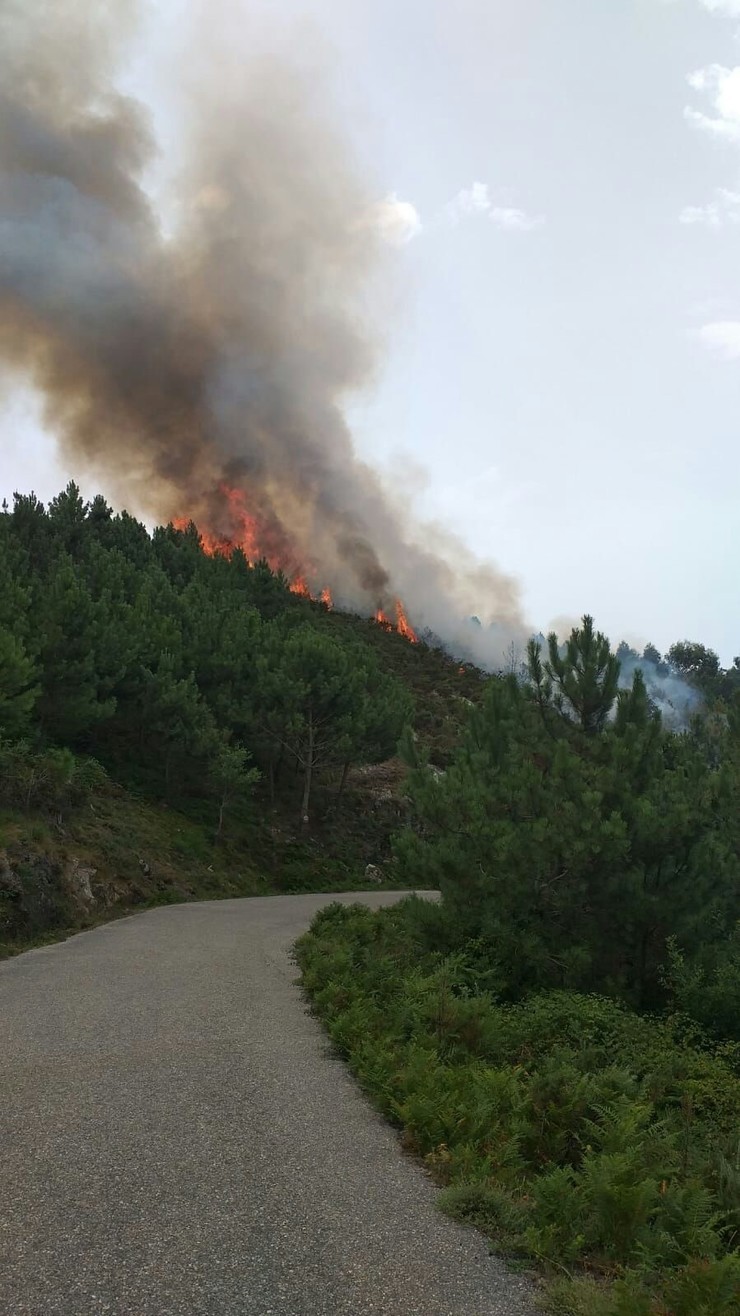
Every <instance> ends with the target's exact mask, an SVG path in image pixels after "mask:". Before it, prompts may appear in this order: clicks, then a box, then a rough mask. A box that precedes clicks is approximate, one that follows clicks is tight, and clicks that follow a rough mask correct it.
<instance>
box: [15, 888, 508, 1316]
mask: <svg viewBox="0 0 740 1316" xmlns="http://www.w3.org/2000/svg"><path fill="white" fill-rule="evenodd" d="M338 898H339V899H340V900H343V901H346V902H348V903H349V902H351V901H353V900H357V899H362V900H363V901H366V902H367V903H368V904H370V905H373V906H379V905H384V904H388V903H390V902H391V901H393V900H394V899H396V897H395V896H394V895H392V894H390V893H380V892H378V893H373V894H371V895H363V896H361V897H358V896H357V895H346V896H340V897H338ZM331 899H337V897H331V896H323V895H306V896H280V897H268V898H264V899H252V900H226V901H220V902H215V903H208V904H191V905H179V906H168V907H165V908H161V909H156V910H152V911H150V912H147V913H144V914H137V915H135V916H133V917H130V918H126V919H122V920H120V921H118V922H115V923H110V924H108V925H106V926H104V927H100V928H96V929H95V930H94V931H91V932H84V933H81V934H80V935H78V936H75V937H72V938H71V939H70V940H69V941H65V942H62V943H60V944H58V945H55V946H51V947H46V948H43V949H39V950H33V951H29V952H27V953H26V954H24V955H20V956H18V957H17V958H16V959H13V960H10V961H8V962H6V963H5V964H3V965H0V1311H1V1312H2V1313H3V1314H4V1316H57V1313H58V1314H59V1316H62V1314H63V1316H98V1314H99V1313H104V1312H111V1313H114V1314H115V1316H180V1314H182V1316H365V1314H366V1313H367V1314H368V1316H369V1314H370V1313H373V1316H530V1313H531V1312H532V1311H533V1306H532V1297H531V1290H530V1288H529V1286H528V1285H527V1283H526V1282H525V1280H524V1279H523V1278H521V1277H518V1276H513V1275H511V1274H509V1273H508V1272H507V1271H506V1270H505V1268H504V1267H503V1266H502V1265H501V1264H500V1263H499V1262H498V1261H496V1260H494V1259H493V1258H491V1257H489V1255H488V1251H487V1247H486V1244H485V1242H484V1241H483V1239H482V1238H480V1237H479V1236H478V1235H476V1234H475V1233H473V1232H470V1231H468V1230H465V1229H463V1228H461V1227H459V1226H457V1225H455V1224H454V1223H452V1222H451V1221H449V1220H447V1219H445V1217H444V1216H442V1215H441V1214H440V1213H438V1212H437V1211H436V1209H435V1207H434V1197H435V1190H434V1188H433V1186H432V1184H431V1183H430V1182H429V1180H428V1179H427V1177H426V1175H425V1174H424V1172H423V1171H422V1170H421V1169H420V1168H419V1167H418V1166H417V1165H415V1164H413V1163H412V1162H411V1161H410V1160H409V1159H408V1158H406V1157H404V1156H403V1154H402V1153H401V1151H400V1150H399V1146H398V1142H397V1139H396V1136H395V1134H394V1133H393V1132H392V1130H391V1129H389V1128H388V1127H387V1126H386V1125H385V1123H384V1122H383V1121H382V1120H381V1119H380V1117H379V1116H377V1115H376V1114H375V1113H374V1112H373V1110H372V1109H371V1107H370V1106H369V1105H368V1103H367V1102H366V1100H365V1099H364V1097H363V1096H362V1094H361V1093H360V1092H359V1091H358V1089H357V1088H356V1087H355V1085H354V1082H353V1081H352V1079H351V1077H350V1076H349V1074H348V1072H347V1071H346V1070H345V1068H344V1066H343V1065H342V1064H341V1062H340V1061H338V1060H337V1059H335V1058H334V1057H333V1055H332V1054H331V1050H330V1047H329V1045H328V1043H327V1042H326V1040H325V1038H324V1036H323V1034H322V1032H321V1030H320V1028H319V1026H318V1024H317V1023H316V1022H315V1021H314V1020H313V1019H312V1018H311V1017H310V1015H309V1014H308V1013H307V1012H306V1009H305V1007H304V1005H303V1003H302V1000H301V996H300V992H299V990H298V988H297V986H296V983H295V978H296V970H295V967H294V965H293V964H292V963H291V961H290V955H289V948H290V945H291V943H292V941H293V940H294V939H295V937H296V936H297V935H298V934H299V933H300V932H301V931H303V929H304V928H305V927H306V926H307V925H308V923H309V921H310V919H311V917H312V916H313V914H314V913H315V911H316V910H318V909H320V908H321V906H322V905H324V904H326V903H327V901H328V900H331Z"/></svg>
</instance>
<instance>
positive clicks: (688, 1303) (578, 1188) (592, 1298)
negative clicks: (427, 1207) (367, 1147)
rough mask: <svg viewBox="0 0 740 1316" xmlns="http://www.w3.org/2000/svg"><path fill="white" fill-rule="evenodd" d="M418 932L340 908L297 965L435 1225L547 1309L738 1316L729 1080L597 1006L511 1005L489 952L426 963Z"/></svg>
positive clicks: (651, 1023)
mask: <svg viewBox="0 0 740 1316" xmlns="http://www.w3.org/2000/svg"><path fill="white" fill-rule="evenodd" d="M425 919H426V916H425V914H424V913H423V902H420V901H416V900H409V901H407V902H405V903H404V905H402V906H399V907H396V908H394V909H391V910H387V911H382V912H380V913H377V914H371V913H370V912H369V911H368V910H366V909H362V908H360V907H353V908H347V907H346V906H338V905H335V906H333V907H330V908H328V909H325V910H323V911H322V912H321V914H320V915H319V916H318V917H317V918H316V919H315V921H314V923H313V925H312V928H311V931H310V932H309V933H308V934H306V936H304V937H303V938H301V940H300V942H299V943H298V947H297V953H298V958H299V963H300V965H301V968H302V971H303V982H304V986H305V988H306V990H307V992H308V994H309V996H310V998H311V1000H312V1002H313V1004H314V1006H315V1008H316V1010H317V1012H318V1013H319V1014H320V1015H321V1017H322V1018H323V1020H324V1022H325V1023H326V1026H327V1027H328V1030H329V1033H330V1035H331V1037H332V1039H333V1040H334V1042H335V1044H336V1045H337V1046H338V1047H339V1049H340V1051H341V1052H342V1054H343V1055H345V1056H346V1057H347V1059H348V1060H349V1063H350V1065H351V1067H352V1069H353V1070H354V1072H355V1073H356V1075H357V1076H358V1078H359V1080H360V1081H361V1083H362V1084H363V1086H364V1087H365V1088H366V1089H367V1090H368V1091H369V1092H370V1093H371V1094H372V1096H373V1097H374V1099H375V1100H376V1101H377V1102H378V1104H379V1105H380V1107H381V1109H382V1110H383V1111H384V1112H385V1113H386V1114H387V1115H388V1116H389V1117H390V1118H391V1119H393V1120H394V1121H395V1122H396V1123H397V1124H399V1125H400V1127H401V1130H402V1134H403V1139H404V1143H405V1145H406V1146H407V1147H408V1148H409V1149H411V1150H413V1151H414V1152H416V1153H417V1154H418V1155H420V1156H422V1157H424V1158H425V1160H426V1162H427V1164H428V1166H429V1167H430V1169H432V1170H433V1172H434V1173H435V1174H436V1176H437V1178H438V1179H439V1180H440V1181H441V1182H442V1183H443V1184H444V1185H445V1190H444V1193H443V1196H442V1203H441V1204H442V1205H443V1207H444V1209H445V1210H447V1211H449V1212H451V1213H452V1214H454V1215H456V1216H458V1217H460V1218H462V1219H465V1220H467V1221H469V1222H471V1223H474V1224H476V1225H477V1226H478V1227H479V1228H482V1229H484V1230H485V1231H486V1232H487V1233H489V1234H490V1236H491V1237H492V1238H493V1239H494V1240H495V1241H496V1242H497V1244H498V1245H499V1247H503V1248H504V1249H505V1250H506V1251H508V1252H510V1253H512V1254H514V1255H519V1256H522V1257H529V1258H532V1259H534V1260H536V1261H539V1262H540V1263H541V1264H542V1265H544V1266H545V1267H546V1269H548V1270H549V1272H550V1273H551V1274H552V1275H553V1276H555V1277H558V1278H557V1282H556V1283H555V1284H554V1286H553V1288H552V1289H551V1291H550V1306H551V1310H552V1311H553V1312H561V1313H570V1314H571V1316H574V1314H575V1313H578V1312H582V1313H583V1316H586V1313H589V1316H590V1314H591V1313H604V1316H637V1314H638V1313H641V1312H642V1313H644V1314H645V1316H657V1314H658V1313H660V1314H661V1316H663V1314H664V1313H665V1316H668V1313H670V1314H671V1316H673V1313H675V1312H681V1313H682V1316H688V1314H689V1312H692V1313H693V1312H706V1313H711V1316H730V1314H731V1313H733V1312H734V1311H736V1310H737V1300H738V1295H739V1294H740V1287H739V1286H740V1268H739V1267H738V1258H737V1254H736V1251H735V1248H736V1245H737V1239H738V1224H737V1220H738V1217H737V1206H738V1197H737V1189H738V1183H740V1173H739V1172H738V1167H739V1166H740V1162H739V1161H738V1160H737V1156H738V1147H737V1130H736V1123H737V1111H738V1109H740V1066H738V1068H737V1071H736V1072H735V1071H733V1068H732V1066H731V1064H730V1063H728V1061H727V1059H725V1058H723V1056H722V1055H721V1054H720V1053H719V1052H717V1053H713V1051H712V1048H711V1046H710V1044H709V1043H708V1041H707V1040H706V1039H704V1040H703V1043H702V1045H701V1047H697V1046H695V1045H692V1044H689V1043H688V1042H686V1041H684V1040H682V1038H681V1036H680V1035H679V1032H678V1031H677V1029H676V1027H675V1026H674V1025H672V1024H671V1023H669V1022H668V1021H659V1020H656V1019H650V1018H644V1017H640V1016H639V1015H636V1014H634V1013H632V1012H630V1011H629V1010H627V1009H625V1008H624V1007H623V1006H620V1005H619V1004H618V1003H616V1002H614V1001H609V1000H606V999H604V998H602V997H596V996H581V995H575V994H573V993H565V992H548V993H545V994H542V995H536V996H531V997H529V998H528V999H527V1000H525V1001H523V1002H522V1003H520V1004H517V1005H506V1004H503V1003H501V1002H500V1001H497V1000H496V999H495V998H494V997H492V996H491V995H490V994H489V993H488V992H486V991H485V990H481V989H480V986H479V985H478V981H477V969H476V966H477V963H478V956H479V954H480V947H479V946H477V945H476V946H472V947H471V948H470V952H469V953H468V951H467V950H460V951H457V952H455V953H454V954H452V955H440V954H439V953H438V952H434V951H430V950H429V949H427V948H426V942H427V940H428V930H427V927H426V922H425ZM564 1270H568V1271H570V1272H571V1274H570V1277H569V1278H567V1279H566V1278H563V1271H564ZM589 1276H596V1280H594V1279H593V1278H590V1277H589ZM692 1304H693V1305H692Z"/></svg>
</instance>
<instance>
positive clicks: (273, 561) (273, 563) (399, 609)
mask: <svg viewBox="0 0 740 1316" xmlns="http://www.w3.org/2000/svg"><path fill="white" fill-rule="evenodd" d="M218 492H219V494H220V496H221V498H222V499H223V502H222V506H221V515H220V518H219V519H220V520H222V522H223V523H224V530H222V531H221V532H220V533H215V532H214V531H213V530H200V529H199V533H200V542H201V544H202V546H203V552H204V553H207V554H208V555H209V557H213V556H214V555H215V554H216V553H222V554H223V555H224V556H225V557H229V556H230V554H231V553H233V552H234V550H235V549H237V548H238V549H241V551H242V552H243V554H244V556H245V557H246V559H247V561H248V562H249V563H250V565H252V566H253V565H254V563H255V562H259V561H260V560H261V559H262V558H265V559H266V561H267V562H268V563H269V565H270V567H271V568H272V570H273V571H282V573H283V575H284V576H285V577H287V580H288V588H289V589H290V591H291V593H293V594H299V595H301V596H302V597H303V598H307V599H312V600H313V601H314V602H316V601H317V600H320V601H321V603H323V604H325V605H326V607H327V608H329V609H331V608H333V606H334V601H333V599H332V593H331V590H330V588H329V586H328V585H325V586H324V588H323V589H322V590H321V592H320V593H319V594H315V593H312V591H311V589H310V587H309V585H308V581H307V579H306V570H305V569H304V570H301V569H299V567H298V566H297V564H296V562H295V560H294V558H293V557H292V554H291V551H290V546H289V545H287V544H285V543H284V542H279V541H278V539H277V537H276V536H275V535H274V534H271V533H270V527H269V526H268V525H266V524H263V523H262V521H261V520H260V518H259V517H258V516H255V515H254V514H253V513H252V512H251V511H250V510H249V507H248V502H247V498H248V495H247V493H246V492H245V491H244V490H243V489H234V488H231V487H230V486H229V485H227V484H225V483H223V484H221V485H220V486H219V489H218ZM172 524H173V526H174V527H175V529H176V530H186V529H187V527H188V525H189V524H190V518H189V517H186V516H176V517H173V519H172ZM307 570H308V574H309V575H310V574H312V573H311V568H310V565H308V567H307ZM394 611H395V621H393V620H391V618H390V617H389V616H388V615H387V614H386V613H385V612H384V611H383V609H382V608H380V607H378V609H377V610H376V612H375V620H376V622H377V623H378V625H380V626H384V627H385V628H386V629H387V630H389V631H398V633H399V635H403V637H404V639H406V640H408V641H409V643H410V644H417V643H418V636H417V634H416V632H415V630H414V628H413V626H412V625H411V623H410V622H409V619H408V617H407V616H406V609H405V608H404V606H403V603H402V602H401V600H400V599H396V600H395V604H394Z"/></svg>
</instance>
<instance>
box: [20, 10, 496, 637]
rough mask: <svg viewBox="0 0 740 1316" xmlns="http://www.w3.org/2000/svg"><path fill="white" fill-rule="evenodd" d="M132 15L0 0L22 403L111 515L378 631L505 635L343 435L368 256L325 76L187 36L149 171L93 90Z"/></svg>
mask: <svg viewBox="0 0 740 1316" xmlns="http://www.w3.org/2000/svg"><path fill="white" fill-rule="evenodd" d="M113 11H115V13H116V16H117V17H116V19H115V22H114V20H113V19H112V18H111V12H113ZM208 12H209V21H210V26H211V28H212V27H213V26H216V27H218V22H217V20H216V19H215V18H214V13H213V7H212V6H211V7H209V11H208ZM133 19H134V15H133V11H132V8H131V7H129V6H127V5H126V4H123V3H122V4H120V5H115V6H114V5H105V6H100V5H98V4H96V3H94V0H77V2H76V3H74V2H72V0H56V2H55V3H54V4H53V5H47V3H45V2H44V0H23V3H21V0H17V3H16V0H6V2H5V4H4V6H3V9H2V14H1V15H0V170H1V171H2V176H1V179H0V353H2V359H3V361H4V363H5V365H6V367H9V368H10V369H11V371H13V372H15V374H16V375H17V376H18V377H19V378H22V379H25V380H30V381H32V383H33V385H34V386H35V387H36V388H37V389H39V390H40V391H41V393H42V394H43V397H44V404H45V421H46V424H47V426H48V427H49V429H50V430H52V431H53V432H54V433H55V434H56V435H57V436H58V441H59V443H60V445H61V446H62V448H63V450H64V453H65V455H66V456H67V458H69V457H70V456H72V457H74V459H75V461H76V462H78V463H79V464H80V466H82V467H83V468H85V469H89V470H91V471H93V472H95V473H96V474H98V475H102V476H103V478H104V481H105V484H106V487H107V488H108V489H109V490H111V492H112V493H113V494H114V496H116V497H118V498H120V497H124V498H125V499H126V500H127V501H128V502H129V503H130V504H133V506H134V507H135V508H136V510H139V511H141V512H143V513H144V514H146V515H150V516H152V517H154V518H158V519H176V518H181V519H184V520H185V521H188V520H190V519H192V520H194V521H195V522H196V523H197V525H198V526H199V528H200V529H201V531H202V533H203V536H204V542H205V543H206V545H207V546H210V547H211V549H212V550H215V549H227V548H228V546H230V545H239V546H241V547H242V548H243V549H244V551H245V553H246V554H247V556H248V557H250V558H258V557H266V558H267V559H268V561H269V562H270V563H271V565H273V566H274V567H275V568H280V569H281V570H283V571H284V572H285V574H286V575H287V577H288V579H289V580H291V581H292V582H294V583H295V584H296V585H297V586H298V587H303V588H305V589H306V590H308V591H309V592H311V593H312V594H313V595H314V596H319V595H320V594H321V592H322V591H327V592H328V593H327V594H326V595H325V597H326V598H327V599H328V598H329V597H331V598H332V599H333V600H334V602H335V603H336V604H338V605H340V606H341V605H352V606H353V607H357V608H359V609H362V610H365V611H366V612H368V613H374V614H376V615H378V616H379V617H380V618H381V619H384V618H388V619H390V620H391V621H392V622H393V623H394V624H397V625H398V626H399V628H400V629H402V630H403V629H404V627H408V628H409V630H410V628H411V624H412V623H413V624H415V625H419V624H422V625H431V626H432V627H433V629H434V630H435V631H437V633H439V634H441V635H442V636H446V637H447V638H448V639H453V638H454V630H455V619H458V618H460V619H462V618H465V617H466V616H469V615H470V614H472V613H476V614H477V615H478V616H481V617H483V618H485V619H486V620H495V621H496V622H497V623H498V624H499V633H500V635H501V636H502V643H503V642H504V641H505V640H506V639H507V638H509V637H510V635H511V633H518V632H520V631H521V629H522V625H521V622H520V617H519V609H518V602H517V595H516V589H515V586H514V585H513V583H512V581H511V580H510V579H509V578H507V577H505V576H502V575H501V574H500V573H499V572H497V571H496V570H495V569H494V568H493V567H491V566H484V565H480V564H478V563H475V562H472V561H470V559H469V557H468V558H467V559H466V556H465V552H464V550H463V549H462V548H461V547H460V548H457V549H454V550H453V553H452V557H453V558H454V565H451V563H450V561H448V560H446V559H445V558H444V557H442V556H440V555H439V554H438V553H436V552H435V551H433V550H432V549H430V548H427V547H425V535H424V533H423V532H422V529H421V528H420V527H419V526H418V525H416V524H414V523H413V521H412V520H411V519H410V518H409V517H408V515H407V514H405V513H404V512H403V510H402V509H400V508H399V507H398V506H397V505H396V503H395V502H394V501H393V500H391V499H390V498H389V497H388V496H387V494H386V492H385V491H384V489H383V487H382V485H381V482H380V480H379V478H378V476H377V475H376V474H375V473H374V472H373V471H372V470H371V469H370V468H369V467H368V466H367V465H366V464H365V463H364V462H363V461H361V460H360V459H359V457H358V456H357V454H356V452H355V451H354V448H353V445H352V440H351V437H350V434H349V432H348V429H347V425H346V423H345V420H344V414H343V407H344V405H345V403H346V401H347V400H348V398H349V397H350V396H351V395H352V393H353V392H354V391H356V390H358V389H360V388H361V387H364V386H366V385H367V384H368V383H369V382H370V380H371V378H372V375H373V372H374V368H375V364H376V353H375V348H374V343H373V341H372V337H371V335H370V334H369V333H368V332H366V331H365V329H364V328H363V325H364V324H365V322H366V320H367V315H366V314H365V313H364V306H365V304H366V300H367V288H368V286H371V285H372V280H373V278H374V277H375V274H376V270H377V266H378V261H379V259H380V258H381V255H382V253H381V252H380V251H379V240H378V236H377V231H376V226H375V225H374V224H373V222H372V215H373V202H374V197H373V193H372V191H371V190H370V189H369V188H368V187H366V186H365V184H364V183H363V180H362V179H361V178H360V177H359V176H358V173H357V170H356V169H355V168H354V166H353V162H352V158H351V152H350V150H349V148H348V147H347V145H346V144H345V143H344V142H343V140H342V138H341V135H340V134H339V133H338V132H337V130H336V128H335V125H334V122H333V120H332V113H331V108H330V106H328V105H327V104H325V103H324V101H325V93H324V91H323V90H322V89H323V88H324V86H325V83H326V78H325V76H324V75H323V74H320V75H319V74H316V73H314V74H311V73H310V71H306V70H305V68H301V67H299V65H298V64H297V63H296V62H294V61H291V60H290V59H288V58H283V57H281V58H279V59H278V58H276V57H274V56H266V55H263V56H258V55H256V54H251V55H250V57H249V59H246V58H245V56H244V53H243V51H242V52H241V53H240V54H239V56H238V57H234V56H233V54H232V57H231V58H230V59H229V58H227V57H226V55H225V54H224V51H223V50H221V51H219V52H218V54H216V52H214V50H213V49H212V48H211V49H210V50H209V48H208V42H203V41H201V42H200V43H199V49H200V54H199V56H198V58H197V59H196V57H195V55H194V54H192V52H191V56H190V58H189V59H188V61H186V63H185V65H184V67H185V69H186V70H187V72H186V75H185V77H184V78H183V79H181V80H182V81H184V82H186V83H187V94H183V99H182V100H181V101H179V102H178V101H174V102H172V103H171V104H170V107H169V108H170V115H172V113H173V105H174V112H175V114H176V119H177V124H178V142H179V145H178V146H177V148H176V150H175V149H170V150H168V154H167V161H166V166H167V167H166V169H165V166H164V163H163V161H162V160H161V159H159V164H158V170H156V169H154V165H155V164H156V162H157V159H158V157H157V150H156V144H155V141H154V136H153V131H152V125H151V120H150V115H149V112H148V110H147V108H146V107H145V106H144V105H143V104H142V103H140V102H139V101H137V100H136V99H134V98H132V97H131V96H126V95H124V94H122V92H121V91H120V90H118V89H117V85H116V82H115V80H114V78H115V76H116V75H117V73H118V70H119V67H120V66H121V65H122V62H123V57H124V54H125V52H126V49H127V47H126V46H125V43H124V35H128V34H129V33H127V34H124V32H123V26H124V23H127V24H128V28H129V29H131V28H132V27H133ZM134 30H135V29H134ZM200 36H201V37H202V36H203V34H202V33H201V34H200ZM225 44H226V45H227V46H228V45H229V42H228V41H227V42H225ZM193 48H194V49H195V46H194V47H193ZM204 50H205V53H203V52H204ZM177 94H178V95H179V94H180V93H179V92H178V93H177ZM174 95H175V93H174V92H173V96H174ZM175 155H176V156H177V158H176V159H175V158H174V157H175ZM153 169H154V171H153ZM165 175H166V177H165ZM153 178H155V180H156V186H155V184H153V182H152V179H153ZM427 539H428V536H427ZM398 600H403V602H402V603H401V604H400V605H399V603H398V602H397V601H398ZM406 609H407V610H408V616H409V617H410V618H411V621H409V620H408V618H407V615H406Z"/></svg>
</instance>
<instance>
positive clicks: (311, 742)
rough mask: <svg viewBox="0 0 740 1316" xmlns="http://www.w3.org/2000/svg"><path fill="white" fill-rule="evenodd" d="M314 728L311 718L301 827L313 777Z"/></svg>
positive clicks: (306, 820)
mask: <svg viewBox="0 0 740 1316" xmlns="http://www.w3.org/2000/svg"><path fill="white" fill-rule="evenodd" d="M313 756H314V730H313V718H309V720H308V753H307V754H306V771H305V774H304V777H303V800H302V801H301V827H306V826H307V825H308V804H309V800H310V798H311V778H312V777H313Z"/></svg>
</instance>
